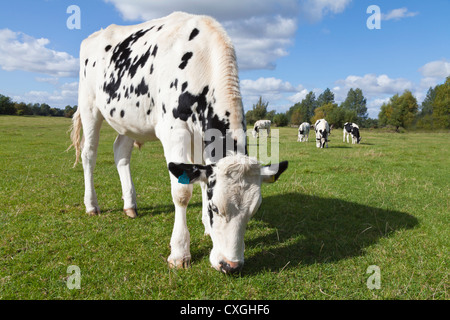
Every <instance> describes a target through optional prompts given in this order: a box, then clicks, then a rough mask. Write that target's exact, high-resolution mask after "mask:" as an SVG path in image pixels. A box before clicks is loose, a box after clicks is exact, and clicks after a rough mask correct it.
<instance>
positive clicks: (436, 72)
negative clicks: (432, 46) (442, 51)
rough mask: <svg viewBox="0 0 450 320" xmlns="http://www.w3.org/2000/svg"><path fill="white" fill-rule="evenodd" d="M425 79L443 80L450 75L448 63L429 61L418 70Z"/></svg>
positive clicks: (449, 64) (449, 63)
mask: <svg viewBox="0 0 450 320" xmlns="http://www.w3.org/2000/svg"><path fill="white" fill-rule="evenodd" d="M419 72H420V73H421V74H422V76H424V77H425V78H435V79H439V80H440V79H444V78H446V77H448V76H449V75H450V62H447V61H445V60H437V61H431V62H428V63H427V64H425V65H424V66H423V67H421V68H419Z"/></svg>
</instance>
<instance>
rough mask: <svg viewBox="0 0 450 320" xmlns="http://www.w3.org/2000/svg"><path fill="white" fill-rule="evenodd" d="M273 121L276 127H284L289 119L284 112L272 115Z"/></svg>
mask: <svg viewBox="0 0 450 320" xmlns="http://www.w3.org/2000/svg"><path fill="white" fill-rule="evenodd" d="M273 122H274V123H275V124H276V126H277V127H284V126H287V124H288V123H289V119H288V117H287V115H286V114H285V113H277V114H276V115H275V116H274V117H273Z"/></svg>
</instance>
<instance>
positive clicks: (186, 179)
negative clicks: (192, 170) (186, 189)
mask: <svg viewBox="0 0 450 320" xmlns="http://www.w3.org/2000/svg"><path fill="white" fill-rule="evenodd" d="M189 181H190V180H189V177H188V175H187V174H186V171H183V174H182V175H181V176H179V177H178V183H181V184H189Z"/></svg>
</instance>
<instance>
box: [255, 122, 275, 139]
mask: <svg viewBox="0 0 450 320" xmlns="http://www.w3.org/2000/svg"><path fill="white" fill-rule="evenodd" d="M271 124H272V122H271V121H270V120H258V121H256V122H255V124H254V126H253V131H252V135H253V137H254V138H258V137H259V132H260V131H261V130H267V136H269V135H270V125H271Z"/></svg>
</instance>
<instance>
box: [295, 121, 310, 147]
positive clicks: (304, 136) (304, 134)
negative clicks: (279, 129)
mask: <svg viewBox="0 0 450 320" xmlns="http://www.w3.org/2000/svg"><path fill="white" fill-rule="evenodd" d="M310 129H311V125H310V124H309V123H308V122H303V123H302V124H301V125H300V126H299V127H298V139H297V141H300V142H303V141H308V140H309V130H310Z"/></svg>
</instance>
